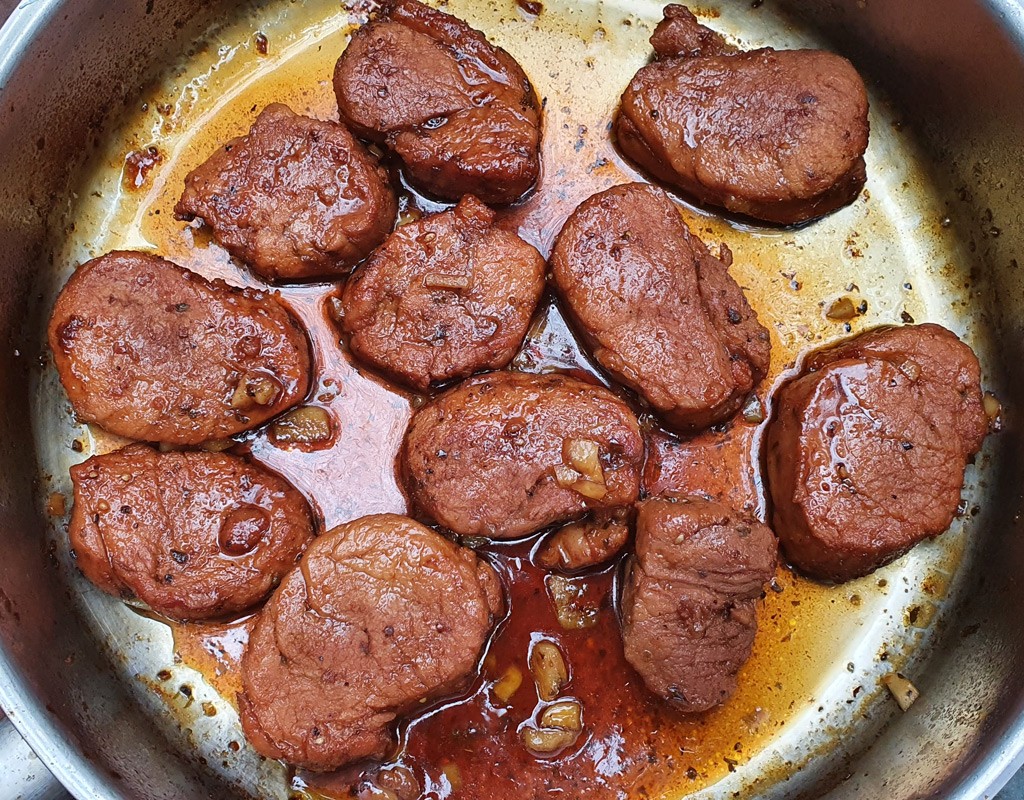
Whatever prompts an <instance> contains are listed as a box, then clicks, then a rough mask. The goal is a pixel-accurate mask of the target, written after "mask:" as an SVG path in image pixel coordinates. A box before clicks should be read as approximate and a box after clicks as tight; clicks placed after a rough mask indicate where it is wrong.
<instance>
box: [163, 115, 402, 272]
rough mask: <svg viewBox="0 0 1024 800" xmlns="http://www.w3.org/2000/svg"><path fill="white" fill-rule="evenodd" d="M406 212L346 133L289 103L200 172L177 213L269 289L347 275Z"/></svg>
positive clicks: (378, 170)
mask: <svg viewBox="0 0 1024 800" xmlns="http://www.w3.org/2000/svg"><path fill="white" fill-rule="evenodd" d="M397 210H398V205H397V201H396V200H395V194H394V192H393V191H392V189H391V186H390V185H389V183H388V175H387V173H386V172H385V171H384V169H383V168H381V167H380V166H379V165H378V164H377V162H376V160H375V159H374V158H373V157H372V156H371V155H370V154H369V152H367V150H366V148H365V147H363V146H362V145H361V144H360V143H359V142H357V141H356V140H355V138H354V137H353V136H352V134H351V133H349V131H348V129H347V128H346V127H345V126H344V125H339V124H338V123H336V122H323V121H320V120H316V119H311V118H309V117H302V116H299V115H298V114H295V113H293V112H292V111H291V109H289V108H288V107H287V106H284V105H282V104H280V103H274V104H272V105H269V106H267V107H266V108H265V109H264V110H263V111H262V112H261V113H260V115H259V116H258V117H257V118H256V121H255V122H254V123H253V125H252V128H251V130H250V131H249V133H248V134H247V135H245V136H241V137H239V138H237V139H233V140H232V141H230V142H228V143H227V144H226V145H224V146H223V147H221V148H220V149H219V150H217V152H215V153H214V154H213V155H211V156H210V157H209V158H208V159H207V160H206V161H205V162H203V163H202V164H201V165H200V166H198V167H196V168H195V169H194V170H192V172H190V173H189V174H188V176H187V177H186V178H185V191H184V193H183V194H182V196H181V199H180V200H179V201H178V204H177V205H176V206H175V213H176V214H177V215H178V216H179V218H182V219H193V218H196V217H198V218H200V219H202V220H203V222H204V223H205V224H206V225H208V226H209V227H210V228H211V229H212V230H213V235H214V237H215V238H216V239H217V241H218V242H220V244H222V245H223V246H224V247H225V248H226V249H227V250H228V251H229V252H230V253H231V254H232V255H233V256H235V257H236V258H239V259H241V260H242V261H244V262H245V263H247V264H248V265H249V266H250V267H252V269H253V271H255V272H256V273H257V274H258V275H260V276H261V277H263V278H265V279H267V280H269V281H274V280H294V279H301V278H314V277H325V276H326V277H330V276H334V275H337V274H339V273H344V272H345V271H347V269H348V268H349V267H351V266H352V265H353V264H356V263H357V262H359V261H361V260H362V259H364V258H365V257H366V256H367V255H369V253H370V251H371V250H373V248H374V247H376V246H377V245H379V244H380V243H381V242H382V241H383V240H384V237H385V236H387V234H388V232H390V230H391V227H392V225H393V224H394V221H395V214H396V213H397Z"/></svg>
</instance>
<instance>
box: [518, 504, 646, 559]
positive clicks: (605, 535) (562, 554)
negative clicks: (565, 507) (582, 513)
mask: <svg viewBox="0 0 1024 800" xmlns="http://www.w3.org/2000/svg"><path fill="white" fill-rule="evenodd" d="M628 541H629V509H626V508H616V509H613V510H611V511H600V510H599V511H594V512H592V513H591V514H590V515H589V516H588V517H587V518H586V519H583V520H580V521H579V522H571V523H569V524H568V525H566V526H565V527H564V528H561V529H560V530H557V531H555V533H554V534H552V535H551V537H550V538H549V539H548V540H547V541H546V542H544V544H543V545H541V547H540V549H539V550H538V551H537V563H539V564H540V565H541V566H542V567H546V568H548V569H559V570H565V571H570V572H571V571H574V570H580V569H586V568H587V567H595V566H597V565H598V564H603V563H604V562H606V561H610V560H611V559H612V558H614V557H615V556H617V555H618V554H619V553H620V552H622V548H624V547H625V546H626V542H628Z"/></svg>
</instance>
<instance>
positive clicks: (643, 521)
mask: <svg viewBox="0 0 1024 800" xmlns="http://www.w3.org/2000/svg"><path fill="white" fill-rule="evenodd" d="M776 551H777V546H776V542H775V536H774V535H773V534H772V532H771V530H769V529H768V527H767V526H765V525H763V524H761V523H760V522H758V521H757V520H755V519H752V518H747V517H744V516H742V515H740V514H738V513H737V512H735V511H733V510H732V509H730V508H728V507H727V506H724V505H722V504H721V503H717V502H713V501H709V500H703V499H700V498H696V497H677V496H673V495H665V496H662V497H656V498H652V499H650V500H645V501H643V502H642V503H640V505H639V506H638V508H637V523H636V557H635V559H634V560H633V562H632V565H631V567H630V571H629V573H628V577H627V580H626V587H625V589H624V592H623V598H622V638H623V644H624V647H625V653H626V659H627V660H628V661H629V663H630V664H631V665H632V666H633V668H634V669H636V671H637V672H639V673H640V675H641V677H642V678H643V679H644V683H646V684H647V687H648V688H649V689H650V690H651V691H652V692H654V693H655V694H658V695H660V696H661V697H663V698H665V699H666V700H669V701H671V702H672V703H673V704H675V705H676V706H677V707H678V708H679V709H680V710H682V711H686V712H700V711H707V710H708V709H710V708H713V707H715V706H716V705H719V704H720V703H723V702H725V701H726V700H727V699H728V698H729V697H730V695H731V694H732V693H733V691H735V689H736V675H737V673H738V671H739V669H740V667H742V666H743V664H744V663H745V662H746V660H747V659H748V658H749V657H750V652H751V648H752V647H753V643H754V634H755V632H756V630H757V618H756V604H757V600H758V598H759V597H761V593H762V591H763V588H764V584H765V583H767V582H768V581H769V580H771V579H772V577H773V576H774V574H775V566H776Z"/></svg>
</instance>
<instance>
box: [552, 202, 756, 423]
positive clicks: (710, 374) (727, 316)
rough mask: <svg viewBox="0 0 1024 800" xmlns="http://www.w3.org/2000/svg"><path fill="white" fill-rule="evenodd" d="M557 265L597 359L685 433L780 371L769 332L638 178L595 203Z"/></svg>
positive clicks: (718, 265)
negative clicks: (772, 370)
mask: <svg viewBox="0 0 1024 800" xmlns="http://www.w3.org/2000/svg"><path fill="white" fill-rule="evenodd" d="M724 252H725V253H727V252H728V251H724ZM551 269H552V274H553V275H554V279H555V285H556V287H557V288H558V292H559V294H560V295H561V296H562V298H563V299H564V300H565V303H566V308H567V310H568V311H569V313H570V315H571V316H572V318H573V320H574V322H575V324H576V327H577V330H579V331H580V332H581V333H582V334H583V337H584V339H585V341H586V342H587V344H588V345H589V347H590V350H591V352H592V353H593V355H594V358H595V359H596V360H597V362H598V363H599V364H600V365H601V366H602V367H603V368H604V369H605V370H607V371H608V372H609V373H610V374H611V375H612V376H613V377H614V378H615V379H616V380H617V381H619V382H620V383H622V384H624V385H625V386H628V387H629V388H631V389H633V390H634V391H636V392H637V393H638V394H640V395H641V396H642V397H644V398H645V399H646V400H647V402H648V403H650V405H651V406H652V408H653V409H654V410H655V412H657V413H658V415H659V416H661V418H662V419H663V420H664V421H665V422H666V423H667V424H668V425H669V426H671V427H672V428H674V429H676V430H680V431H688V430H695V429H700V428H704V427H707V426H709V425H713V424H714V423H716V422H720V421H722V420H724V419H727V418H728V417H730V416H732V415H733V414H734V413H735V412H736V411H737V410H738V409H739V407H740V405H741V404H742V403H743V401H744V399H745V398H746V396H747V394H748V393H749V392H750V390H751V389H753V387H754V386H755V385H756V384H757V383H758V382H759V381H760V380H761V379H762V378H763V377H764V376H765V373H766V372H767V370H768V362H769V356H770V343H769V339H768V331H767V330H765V328H764V327H763V326H762V325H761V324H760V323H759V322H758V321H757V315H756V314H755V313H754V311H753V310H752V309H751V308H750V305H749V304H748V303H747V300H746V298H745V297H744V296H743V292H742V290H741V289H740V287H739V286H738V285H737V284H736V282H735V281H734V280H733V279H732V278H731V277H730V276H729V273H728V270H727V268H726V264H724V263H723V262H722V261H719V260H718V259H717V258H715V257H714V256H712V255H711V254H710V253H709V252H708V250H707V248H706V247H705V246H704V243H703V242H701V241H700V239H698V238H697V237H696V236H694V235H693V234H691V233H690V231H689V229H688V228H687V227H686V223H684V222H683V220H682V218H681V217H680V215H679V211H678V210H677V209H676V207H675V206H674V205H673V203H672V201H671V200H670V199H669V197H668V195H666V194H665V192H663V191H662V190H660V189H658V188H655V187H652V186H647V185H645V184H639V183H631V184H625V185H623V186H616V187H613V188H612V189H609V190H607V191H604V192H601V193H599V194H596V195H594V196H593V197H591V198H589V199H587V200H585V201H584V202H583V203H582V204H580V206H579V207H578V208H577V209H576V210H575V211H574V212H573V213H572V215H571V216H570V217H569V219H568V221H567V222H566V224H565V227H563V228H562V232H561V233H560V234H559V235H558V239H557V241H556V242H555V248H554V251H553V252H552V254H551Z"/></svg>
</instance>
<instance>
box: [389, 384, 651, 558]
mask: <svg viewBox="0 0 1024 800" xmlns="http://www.w3.org/2000/svg"><path fill="white" fill-rule="evenodd" d="M643 458H644V443H643V439H642V438H641V436H640V427H639V424H638V423H637V420H636V417H635V416H633V412H632V411H630V410H629V407H628V406H626V404H625V403H623V402H622V401H621V400H619V399H618V398H617V397H615V395H613V394H612V393H611V392H609V391H607V390H605V389H602V388H600V387H597V386H592V385H591V384H588V383H584V382H583V381H580V380H577V379H575V378H570V377H567V376H564V375H527V374H523V373H517V372H494V373H491V374H489V375H482V376H480V377H477V378H472V379H470V380H468V381H466V382H465V383H462V384H461V385H459V386H457V387H456V388H454V389H451V390H450V391H448V392H445V393H444V394H442V395H440V396H439V397H436V398H435V399H434V400H433V401H431V402H430V403H428V404H427V405H425V406H423V407H422V408H421V409H420V410H419V411H418V412H417V413H416V415H415V416H414V417H413V419H412V422H411V423H410V425H409V431H408V433H407V434H406V438H405V445H404V447H403V450H402V457H401V460H402V474H403V477H404V478H405V481H406V487H407V489H408V491H409V495H410V499H411V500H412V502H413V503H414V505H415V506H416V507H417V508H418V509H419V510H420V511H422V512H424V513H425V514H427V515H428V516H430V517H431V518H432V519H433V520H435V521H436V522H438V523H440V524H441V525H443V526H445V527H446V528H448V529H449V530H451V531H453V532H455V533H457V534H460V535H463V536H487V537H490V538H493V539H514V538H517V537H520V536H525V535H527V534H530V533H535V532H536V531H539V530H541V529H542V528H545V527H547V526H549V525H554V524H556V523H559V522H564V521H566V520H569V519H573V518H575V517H579V516H582V515H583V514H584V513H585V512H586V511H587V510H588V509H607V508H617V507H620V506H628V505H630V504H631V503H633V502H634V501H635V500H636V498H637V495H638V493H639V491H640V470H641V468H642V466H643Z"/></svg>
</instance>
